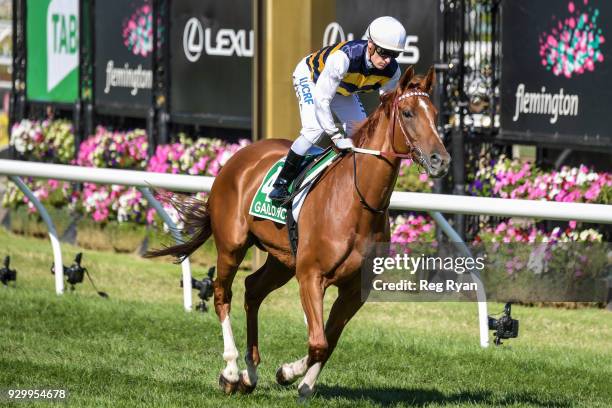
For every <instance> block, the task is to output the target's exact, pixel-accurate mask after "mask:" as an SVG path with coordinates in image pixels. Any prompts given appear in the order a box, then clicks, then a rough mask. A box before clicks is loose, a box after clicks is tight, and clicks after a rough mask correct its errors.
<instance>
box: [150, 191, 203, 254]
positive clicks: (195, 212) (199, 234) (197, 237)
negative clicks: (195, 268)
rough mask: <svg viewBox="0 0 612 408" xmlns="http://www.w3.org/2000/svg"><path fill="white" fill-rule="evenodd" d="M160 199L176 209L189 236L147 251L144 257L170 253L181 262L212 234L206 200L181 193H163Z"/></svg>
mask: <svg viewBox="0 0 612 408" xmlns="http://www.w3.org/2000/svg"><path fill="white" fill-rule="evenodd" d="M161 201H163V202H166V203H169V204H171V205H172V207H174V209H176V211H177V212H178V216H179V219H180V220H181V221H182V222H183V224H184V228H183V230H184V231H189V232H190V237H189V239H188V240H187V241H185V242H181V243H179V244H176V245H173V246H166V247H164V248H161V249H153V250H150V251H147V252H146V253H145V255H144V257H145V258H154V257H158V256H165V255H171V256H174V257H175V258H176V263H181V262H183V261H184V260H185V259H186V258H187V257H189V256H190V255H191V254H192V253H194V252H195V250H196V249H198V248H199V247H200V246H201V245H202V244H204V243H205V242H206V240H208V238H210V236H211V235H212V227H211V221H210V213H209V211H208V201H205V200H201V199H198V198H196V197H194V196H188V195H183V194H181V195H179V194H174V195H172V194H165V195H162V196H161Z"/></svg>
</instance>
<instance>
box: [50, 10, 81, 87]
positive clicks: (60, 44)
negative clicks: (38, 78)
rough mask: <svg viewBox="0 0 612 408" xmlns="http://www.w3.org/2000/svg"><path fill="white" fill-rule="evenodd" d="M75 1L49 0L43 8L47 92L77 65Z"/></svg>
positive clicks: (77, 11) (77, 46)
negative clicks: (45, 12)
mask: <svg viewBox="0 0 612 408" xmlns="http://www.w3.org/2000/svg"><path fill="white" fill-rule="evenodd" d="M78 7H79V4H78V2H77V1H73V0H52V1H51V2H50V3H49V8H48V9H47V92H51V91H52V90H53V89H54V88H55V87H56V86H57V85H58V84H59V83H60V82H61V81H62V80H63V79H64V78H66V77H67V76H68V75H69V74H70V73H71V72H72V71H73V70H74V69H76V68H77V67H78V66H79V18H78V15H79V9H78Z"/></svg>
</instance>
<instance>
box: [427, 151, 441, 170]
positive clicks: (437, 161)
mask: <svg viewBox="0 0 612 408" xmlns="http://www.w3.org/2000/svg"><path fill="white" fill-rule="evenodd" d="M429 162H430V163H431V165H432V167H435V168H439V167H440V165H441V164H442V158H441V157H440V155H439V154H438V153H434V154H432V155H431V156H430V157H429Z"/></svg>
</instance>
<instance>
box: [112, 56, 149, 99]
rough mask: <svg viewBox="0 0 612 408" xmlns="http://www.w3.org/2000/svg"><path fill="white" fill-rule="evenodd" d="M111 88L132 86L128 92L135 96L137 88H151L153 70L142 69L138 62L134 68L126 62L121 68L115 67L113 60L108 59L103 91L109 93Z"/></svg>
mask: <svg viewBox="0 0 612 408" xmlns="http://www.w3.org/2000/svg"><path fill="white" fill-rule="evenodd" d="M111 88H132V90H131V91H130V94H131V95H132V96H136V94H138V90H139V89H151V88H153V71H151V70H150V69H149V70H146V69H142V65H140V64H138V67H136V68H130V66H129V64H128V63H127V62H126V63H125V64H124V65H123V68H115V62H114V61H113V60H110V61H108V63H107V64H106V86H105V87H104V93H105V94H108V93H110V91H111Z"/></svg>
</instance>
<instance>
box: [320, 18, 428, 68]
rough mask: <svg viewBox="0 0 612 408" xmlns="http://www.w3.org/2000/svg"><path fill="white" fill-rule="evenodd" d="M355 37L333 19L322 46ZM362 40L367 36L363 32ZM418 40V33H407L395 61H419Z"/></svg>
mask: <svg viewBox="0 0 612 408" xmlns="http://www.w3.org/2000/svg"><path fill="white" fill-rule="evenodd" d="M354 39H355V36H354V34H353V33H346V35H345V33H344V29H343V28H342V26H341V25H340V24H338V23H337V22H335V21H333V22H331V23H329V24H328V25H327V27H326V28H325V31H324V33H323V47H327V46H329V45H332V44H337V43H339V42H343V41H352V40H354ZM361 39H362V40H367V39H368V36H367V35H366V34H365V33H364V34H363V36H362V37H361ZM418 42H419V36H418V35H407V36H406V43H405V44H404V50H405V51H404V52H402V53H401V54H400V56H399V57H397V59H396V60H397V62H398V63H400V64H416V63H418V62H419V59H420V57H421V52H420V51H419V47H418V46H417V43H418Z"/></svg>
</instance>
